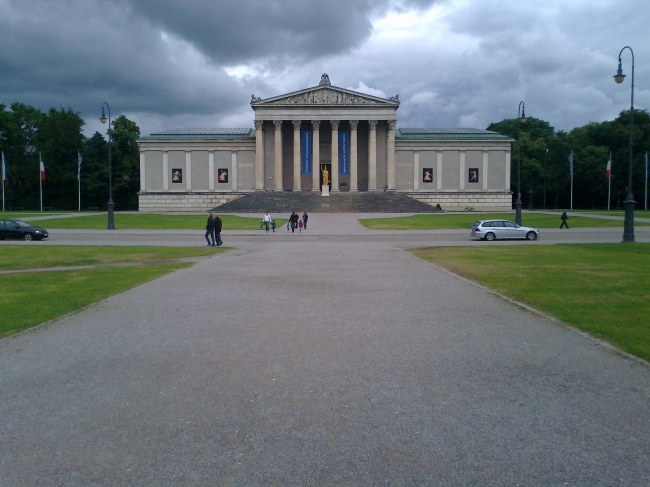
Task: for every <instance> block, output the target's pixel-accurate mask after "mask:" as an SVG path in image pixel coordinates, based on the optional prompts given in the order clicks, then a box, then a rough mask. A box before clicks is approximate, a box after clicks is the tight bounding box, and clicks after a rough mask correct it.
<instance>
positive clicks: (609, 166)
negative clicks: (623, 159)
mask: <svg viewBox="0 0 650 487" xmlns="http://www.w3.org/2000/svg"><path fill="white" fill-rule="evenodd" d="M611 174H612V155H611V154H610V155H609V161H607V169H605V177H606V178H607V179H609V177H610V176H611Z"/></svg>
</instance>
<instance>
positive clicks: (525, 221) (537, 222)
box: [359, 213, 647, 230]
mask: <svg viewBox="0 0 650 487" xmlns="http://www.w3.org/2000/svg"><path fill="white" fill-rule="evenodd" d="M495 218H502V219H505V220H512V221H514V220H515V214H514V213H481V214H476V213H468V214H466V215H465V214H452V215H450V214H422V215H413V216H402V217H395V218H392V217H391V218H367V219H362V220H359V222H360V223H361V224H362V225H363V226H365V227H366V228H369V229H371V230H442V229H463V228H464V229H468V230H469V229H470V228H471V227H472V224H473V223H474V222H475V221H476V220H490V219H495ZM521 223H522V225H524V226H527V227H534V228H559V227H560V223H562V222H561V220H560V217H559V216H555V215H544V214H535V213H525V214H523V215H522V216H521ZM568 223H569V227H571V228H590V227H620V228H623V221H622V220H621V221H617V220H604V219H599V218H584V217H578V216H572V217H569V221H568ZM645 225H647V224H645Z"/></svg>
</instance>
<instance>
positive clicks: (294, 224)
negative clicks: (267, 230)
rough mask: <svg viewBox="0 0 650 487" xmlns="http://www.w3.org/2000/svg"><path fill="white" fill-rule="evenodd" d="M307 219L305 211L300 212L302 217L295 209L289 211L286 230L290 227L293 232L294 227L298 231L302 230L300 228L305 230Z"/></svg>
mask: <svg viewBox="0 0 650 487" xmlns="http://www.w3.org/2000/svg"><path fill="white" fill-rule="evenodd" d="M307 220H309V215H307V212H304V213H303V214H302V218H300V217H299V216H298V213H296V212H295V211H294V212H292V213H291V216H290V217H289V221H288V222H287V231H288V230H289V228H291V232H292V233H295V231H296V228H297V229H298V232H302V229H303V228H304V229H305V230H307Z"/></svg>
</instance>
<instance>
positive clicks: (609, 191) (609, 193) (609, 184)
mask: <svg viewBox="0 0 650 487" xmlns="http://www.w3.org/2000/svg"><path fill="white" fill-rule="evenodd" d="M611 199H612V151H609V177H608V178H607V211H609V202H610V201H611Z"/></svg>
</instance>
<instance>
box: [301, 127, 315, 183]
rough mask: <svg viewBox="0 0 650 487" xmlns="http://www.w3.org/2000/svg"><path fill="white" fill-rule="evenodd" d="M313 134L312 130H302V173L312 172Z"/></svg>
mask: <svg viewBox="0 0 650 487" xmlns="http://www.w3.org/2000/svg"><path fill="white" fill-rule="evenodd" d="M312 144H313V141H312V134H311V130H303V131H302V132H300V158H301V161H302V163H301V167H302V174H311V171H312Z"/></svg>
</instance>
